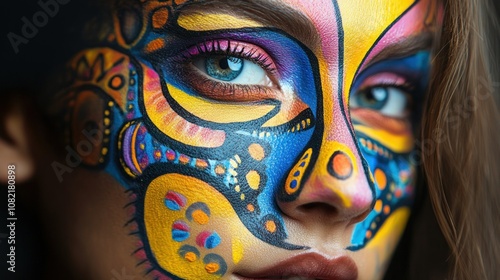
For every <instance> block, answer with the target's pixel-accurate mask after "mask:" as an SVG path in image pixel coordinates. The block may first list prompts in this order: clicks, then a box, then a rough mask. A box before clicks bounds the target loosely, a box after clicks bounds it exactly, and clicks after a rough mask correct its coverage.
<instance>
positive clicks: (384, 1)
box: [338, 0, 415, 102]
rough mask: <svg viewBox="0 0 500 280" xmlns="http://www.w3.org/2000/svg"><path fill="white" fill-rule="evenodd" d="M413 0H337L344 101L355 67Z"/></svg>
mask: <svg viewBox="0 0 500 280" xmlns="http://www.w3.org/2000/svg"><path fill="white" fill-rule="evenodd" d="M414 2H415V0H371V1H366V0H349V1H338V5H339V9H340V14H341V16H342V27H343V30H344V74H345V80H344V86H345V88H344V89H345V91H344V99H345V100H344V102H345V101H347V95H348V92H349V89H350V86H351V84H352V80H353V78H354V75H355V74H356V70H357V69H358V67H359V66H360V64H361V63H362V61H363V59H364V58H365V56H366V55H367V54H368V52H369V51H370V49H371V48H372V46H373V45H374V44H375V42H376V41H377V39H378V38H379V37H380V36H381V35H382V33H384V31H385V30H386V29H387V28H388V27H389V26H390V25H391V24H393V23H394V21H395V20H396V19H397V18H398V17H399V16H401V15H402V14H403V13H404V12H405V11H406V10H408V8H410V7H411V5H412V4H413V3H414Z"/></svg>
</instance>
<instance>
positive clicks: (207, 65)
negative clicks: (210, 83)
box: [193, 55, 273, 86]
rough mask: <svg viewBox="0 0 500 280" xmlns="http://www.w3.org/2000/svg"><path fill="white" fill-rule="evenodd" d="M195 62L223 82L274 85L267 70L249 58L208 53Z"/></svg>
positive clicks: (210, 75) (205, 71)
mask: <svg viewBox="0 0 500 280" xmlns="http://www.w3.org/2000/svg"><path fill="white" fill-rule="evenodd" d="M193 64H194V66H195V67H196V68H198V70H200V71H201V72H202V73H203V74H205V75H207V76H208V77H210V78H212V79H214V80H219V81H221V82H226V83H231V84H238V85H249V86H251V85H261V86H272V85H273V82H272V80H271V79H270V78H269V76H268V73H267V71H266V70H264V69H263V68H262V67H261V66H260V65H258V64H256V63H254V62H252V61H250V60H248V59H244V58H240V57H236V56H228V55H207V56H205V57H200V58H198V59H196V60H194V62H193Z"/></svg>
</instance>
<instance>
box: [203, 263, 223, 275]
mask: <svg viewBox="0 0 500 280" xmlns="http://www.w3.org/2000/svg"><path fill="white" fill-rule="evenodd" d="M219 268H220V266H219V264H218V263H208V264H207V265H205V270H206V271H207V272H208V273H210V274H214V273H216V272H217V271H218V270H219Z"/></svg>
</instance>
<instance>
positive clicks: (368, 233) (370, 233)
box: [365, 230, 372, 239]
mask: <svg viewBox="0 0 500 280" xmlns="http://www.w3.org/2000/svg"><path fill="white" fill-rule="evenodd" d="M365 236H366V238H367V239H370V238H372V232H371V231H370V230H368V231H367V232H366V235H365Z"/></svg>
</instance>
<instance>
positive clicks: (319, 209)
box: [297, 202, 338, 216]
mask: <svg viewBox="0 0 500 280" xmlns="http://www.w3.org/2000/svg"><path fill="white" fill-rule="evenodd" d="M297 209H298V210H299V211H300V212H302V213H307V214H311V213H312V212H314V213H315V214H321V215H325V216H328V215H335V214H337V212H338V211H337V208H335V206H333V205H330V204H328V203H322V202H311V203H307V204H304V205H301V206H299V207H298V208H297Z"/></svg>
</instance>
